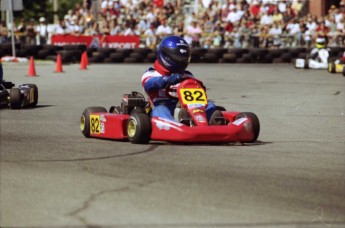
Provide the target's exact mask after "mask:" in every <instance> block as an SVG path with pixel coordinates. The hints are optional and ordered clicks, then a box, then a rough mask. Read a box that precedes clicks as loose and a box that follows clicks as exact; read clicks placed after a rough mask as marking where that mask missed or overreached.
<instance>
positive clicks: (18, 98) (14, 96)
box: [10, 88, 22, 109]
mask: <svg viewBox="0 0 345 228" xmlns="http://www.w3.org/2000/svg"><path fill="white" fill-rule="evenodd" d="M10 107H11V109H20V108H21V107H22V95H21V93H20V89H19V88H12V89H11V90H10Z"/></svg>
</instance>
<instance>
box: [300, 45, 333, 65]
mask: <svg viewBox="0 0 345 228" xmlns="http://www.w3.org/2000/svg"><path fill="white" fill-rule="evenodd" d="M328 57H329V51H328V50H327V49H320V50H319V51H318V53H317V56H316V57H315V58H311V57H310V56H307V57H306V58H305V59H301V58H298V59H296V61H295V68H297V69H309V68H310V69H327V68H328Z"/></svg>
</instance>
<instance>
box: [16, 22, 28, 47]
mask: <svg viewBox="0 0 345 228" xmlns="http://www.w3.org/2000/svg"><path fill="white" fill-rule="evenodd" d="M16 33H17V36H18V40H19V42H20V43H21V44H22V45H24V44H25V43H26V21H25V19H24V18H22V19H21V20H20V24H19V25H18V27H17V32H16Z"/></svg>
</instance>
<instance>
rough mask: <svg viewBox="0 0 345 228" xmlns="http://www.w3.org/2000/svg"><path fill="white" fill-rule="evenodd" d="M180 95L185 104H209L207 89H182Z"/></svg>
mask: <svg viewBox="0 0 345 228" xmlns="http://www.w3.org/2000/svg"><path fill="white" fill-rule="evenodd" d="M180 96H181V99H182V102H183V103H184V104H187V105H188V104H203V105H206V104H207V98H206V94H205V90H204V89H202V88H197V89H180Z"/></svg>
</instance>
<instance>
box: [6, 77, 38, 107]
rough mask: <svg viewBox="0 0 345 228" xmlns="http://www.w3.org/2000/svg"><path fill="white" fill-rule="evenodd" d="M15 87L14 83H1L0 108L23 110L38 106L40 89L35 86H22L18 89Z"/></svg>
mask: <svg viewBox="0 0 345 228" xmlns="http://www.w3.org/2000/svg"><path fill="white" fill-rule="evenodd" d="M14 86H15V85H14V84H13V83H12V82H7V81H3V82H2V83H1V85H0V87H1V88H0V107H10V108H11V109H21V108H26V107H35V106H36V105H37V102H38V88H37V86H36V85H35V84H22V85H19V86H18V88H14ZM8 90H9V91H8Z"/></svg>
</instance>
